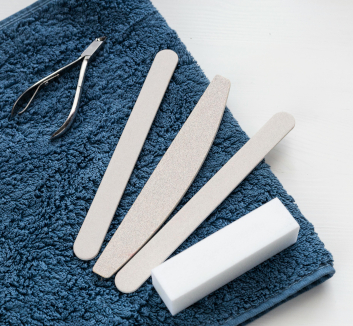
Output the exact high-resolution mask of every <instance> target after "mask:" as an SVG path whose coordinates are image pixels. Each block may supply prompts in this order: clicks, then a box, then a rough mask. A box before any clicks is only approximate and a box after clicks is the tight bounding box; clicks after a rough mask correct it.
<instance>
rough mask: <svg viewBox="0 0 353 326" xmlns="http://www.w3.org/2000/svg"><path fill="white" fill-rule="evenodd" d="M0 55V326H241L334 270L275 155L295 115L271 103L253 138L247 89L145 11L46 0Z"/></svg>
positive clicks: (18, 21) (14, 21) (21, 20)
mask: <svg viewBox="0 0 353 326" xmlns="http://www.w3.org/2000/svg"><path fill="white" fill-rule="evenodd" d="M210 33H212V30H210ZM104 35H105V36H104ZM95 38H96V39H95ZM0 59H1V60H0V93H1V94H2V95H3V96H1V97H0V138H1V141H0V153H1V154H0V179H1V183H0V307H1V313H0V324H1V325H2V324H4V325H12V324H16V325H17V324H18V325H38V324H43V325H64V324H65V325H88V324H89V325H91V324H92V325H100V324H104V325H146V326H147V325H153V326H174V325H188V326H204V325H242V324H245V323H248V322H250V321H251V320H254V319H255V318H257V317H259V316H261V315H263V314H265V313H266V312H267V311H270V310H272V309H273V308H274V307H276V306H278V305H280V304H281V303H283V302H285V301H288V300H289V299H291V298H293V297H294V296H297V295H299V294H301V293H303V292H304V291H306V290H309V289H311V288H313V287H315V286H316V285H318V284H320V283H322V282H324V281H326V280H327V279H329V278H330V277H331V276H332V275H334V273H335V271H334V268H333V258H332V255H331V253H330V252H329V251H328V250H327V248H326V247H325V245H324V243H323V242H322V241H321V240H320V237H319V235H318V234H317V232H315V231H317V230H315V229H314V226H313V225H312V224H311V223H310V218H311V217H310V216H309V215H308V216H306V217H304V216H303V214H302V213H301V211H300V209H299V207H298V206H297V204H296V202H295V199H294V198H293V197H291V196H290V194H288V193H287V191H286V190H285V189H284V187H283V186H282V184H281V183H280V181H279V180H278V179H277V177H276V176H275V175H274V174H273V173H272V172H271V169H270V167H269V166H268V164H266V162H265V161H264V160H263V158H264V157H265V156H266V154H267V153H268V152H269V151H271V150H272V148H273V147H274V146H276V144H277V143H279V142H280V141H281V139H282V138H283V137H286V134H287V133H288V132H289V131H290V130H291V129H292V128H293V126H294V120H293V118H292V117H291V116H290V115H289V114H286V113H278V114H276V115H274V116H273V117H271V116H272V115H273V114H272V113H269V112H268V111H267V110H266V109H265V108H262V109H263V112H262V114H261V116H257V117H256V118H255V117H253V118H249V119H250V121H248V123H250V124H253V123H257V122H258V123H259V125H258V126H259V128H258V130H259V131H257V130H255V129H254V132H252V133H251V134H250V135H249V136H250V138H249V137H248V136H247V135H246V133H245V132H244V131H243V130H242V126H241V123H238V121H236V120H235V118H234V116H235V117H237V115H239V113H237V109H234V110H233V113H232V112H231V111H230V110H229V109H228V108H227V107H226V102H227V97H228V94H230V95H231V94H234V93H238V92H241V91H244V89H242V90H241V89H233V87H234V83H235V82H237V83H238V82H241V81H240V80H239V79H238V80H236V79H234V82H233V79H231V78H228V79H231V81H232V83H233V86H232V90H231V92H232V93H229V92H230V81H229V80H227V79H226V78H224V77H221V76H216V77H214V76H211V78H210V80H208V79H207V78H206V76H205V74H204V73H203V71H202V69H201V67H200V66H199V65H198V63H197V61H196V60H195V59H194V58H193V57H192V55H191V53H190V52H189V51H188V49H187V47H186V46H185V45H184V44H183V42H182V41H181V40H180V39H179V37H178V35H177V33H176V32H175V31H173V30H172V29H171V28H170V27H169V26H168V24H167V22H166V20H165V19H164V17H162V15H161V14H160V13H159V12H158V10H156V8H154V7H153V5H152V3H151V2H150V1H139V0H129V1H118V0H108V1H107V0H101V1H76V0H72V1H61V0H60V1H54V0H37V1H36V2H35V3H34V4H33V5H31V6H30V7H29V8H26V9H25V10H24V11H21V12H18V13H16V14H15V15H14V16H12V17H10V18H9V19H6V21H1V22H0ZM232 64H234V67H237V66H239V64H241V63H240V62H237V61H236V58H234V63H232ZM234 67H233V68H234ZM59 68H60V69H59ZM230 68H231V66H230ZM245 68H246V67H245ZM245 73H246V72H245ZM45 76H47V77H45ZM43 77H44V78H43ZM213 77H214V78H213ZM225 77H227V76H226V75H225ZM228 77H230V76H228ZM238 77H239V76H238ZM248 77H249V76H248ZM212 78H213V80H212ZM232 78H233V77H232ZM31 85H32V86H31ZM249 90H250V89H248V91H249ZM245 91H246V92H247V90H245ZM233 92H234V93H233ZM22 93H23V94H22ZM21 94H22V95H21ZM238 95H239V94H238ZM262 95H263V94H246V95H245V94H244V96H255V97H259V98H261V96H262ZM239 96H241V95H239ZM237 98H238V96H237ZM80 99H81V103H80ZM274 101H275V100H274ZM228 102H229V101H228ZM288 102H289V103H290V102H291V98H288ZM11 108H12V112H11ZM241 110H242V112H243V113H244V107H242V109H241ZM247 110H248V111H249V112H248V116H249V114H250V116H251V111H252V109H251V105H248V106H247ZM274 113H275V112H274ZM233 114H234V116H233ZM10 115H11V116H12V118H10ZM252 119H254V121H252ZM266 121H268V122H267V123H266ZM239 122H241V121H239ZM263 125H264V127H262V128H261V126H263ZM60 126H61V127H60ZM59 127H60V128H59ZM256 129H257V128H256ZM297 133H298V131H297ZM51 135H52V137H51V138H50V136H51ZM299 137H300V135H299ZM294 138H295V137H294ZM294 138H293V137H291V138H287V139H286V140H285V142H283V143H282V144H281V145H280V146H278V147H276V148H275V149H274V150H275V151H276V152H277V154H278V153H280V155H279V157H280V158H285V157H287V156H288V155H289V152H290V150H289V148H292V146H291V142H293V141H295V139H294ZM288 150H289V152H288ZM272 154H273V153H272ZM277 156H278V155H276V157H277ZM287 158H288V157H287ZM287 172H288V173H290V171H287ZM297 181H299V180H297ZM313 205H314V206H315V204H314V203H313ZM298 225H299V226H300V229H299V226H298ZM298 230H299V233H298ZM297 235H298V238H297ZM296 239H298V240H297V241H296ZM295 241H296V242H295ZM294 242H295V243H294ZM111 276H114V278H112V277H111ZM108 277H109V279H107V278H108Z"/></svg>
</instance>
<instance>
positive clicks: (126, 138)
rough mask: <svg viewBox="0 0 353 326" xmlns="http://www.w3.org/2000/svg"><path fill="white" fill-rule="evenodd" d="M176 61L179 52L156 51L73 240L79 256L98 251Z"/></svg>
mask: <svg viewBox="0 0 353 326" xmlns="http://www.w3.org/2000/svg"><path fill="white" fill-rule="evenodd" d="M177 64H178V55H177V54H176V53H175V52H174V51H172V50H163V51H160V52H158V53H157V55H156V57H155V58H154V60H153V63H152V66H151V68H150V70H149V72H148V74H147V77H146V80H145V82H144V84H143V86H142V89H141V92H140V94H139V96H138V98H137V100H136V103H135V105H134V107H133V109H132V111H131V114H130V116H129V119H128V121H127V123H126V126H125V128H124V130H123V133H122V134H121V136H120V139H119V142H118V145H117V146H116V148H115V151H114V153H113V156H112V158H111V160H110V162H109V165H108V167H107V170H106V171H105V173H104V176H103V179H102V181H101V183H100V185H99V188H98V190H97V193H96V195H95V197H94V199H93V202H92V204H91V207H90V209H89V211H88V213H87V215H86V218H85V220H84V221H83V224H82V226H81V229H80V231H79V233H78V235H77V238H76V240H75V243H74V253H75V255H76V256H77V257H78V258H80V259H82V260H90V259H93V258H94V257H95V256H96V255H98V253H99V250H100V248H101V246H102V243H103V241H104V238H105V236H106V234H107V232H108V229H109V226H110V223H111V222H112V220H113V217H114V214H115V212H116V209H117V208H118V205H119V202H120V199H121V197H122V195H123V193H124V190H125V187H126V185H127V183H128V181H129V179H130V175H131V173H132V171H133V169H134V166H135V164H136V161H137V159H138V156H139V155H140V152H141V149H142V147H143V144H144V143H145V140H146V137H147V135H148V132H149V130H150V128H151V125H152V122H153V120H154V117H155V115H156V113H157V111H158V108H159V106H160V104H161V102H162V99H163V97H164V94H165V92H166V90H167V88H168V85H169V82H170V79H171V78H172V76H173V73H174V70H175V68H176V66H177Z"/></svg>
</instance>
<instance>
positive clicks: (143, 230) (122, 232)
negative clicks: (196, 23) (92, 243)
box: [93, 76, 230, 278]
mask: <svg viewBox="0 0 353 326" xmlns="http://www.w3.org/2000/svg"><path fill="white" fill-rule="evenodd" d="M229 89H230V82H229V80H228V79H226V78H224V77H222V76H216V77H215V78H214V79H213V80H212V82H211V83H210V85H209V86H208V87H207V89H206V91H205V92H204V94H203V95H202V97H201V98H200V100H199V102H198V103H197V105H196V106H195V108H194V109H193V111H192V112H191V114H190V116H189V117H188V119H187V120H186V122H185V123H184V125H183V126H182V128H181V129H180V131H179V133H178V134H177V136H176V137H175V139H174V140H173V142H172V144H171V145H170V146H169V148H168V150H167V151H166V153H165V154H164V156H163V157H162V159H161V160H160V162H159V164H158V165H157V167H156V169H155V170H154V171H153V173H152V175H151V177H150V178H149V179H148V181H147V183H146V184H145V186H144V188H143V189H142V191H141V193H140V194H139V196H138V197H137V199H136V201H135V202H134V204H133V205H132V207H131V208H130V210H129V212H128V213H127V215H126V216H125V218H124V220H123V221H122V222H121V224H120V226H119V228H118V229H117V231H116V232H115V234H114V236H113V237H112V239H111V240H110V242H109V243H108V245H107V247H106V248H105V250H104V251H103V253H102V255H101V256H100V257H99V259H98V261H97V262H96V264H95V265H94V267H93V271H94V272H95V273H97V274H99V275H101V276H103V277H105V278H107V277H110V276H112V275H113V274H114V273H115V272H116V271H117V270H118V269H120V268H121V267H122V266H123V265H124V264H125V263H126V262H127V261H128V260H129V259H131V257H132V256H133V255H134V254H135V253H136V252H137V251H138V250H139V249H140V248H141V247H142V246H143V245H144V244H145V243H146V242H147V241H148V240H149V239H150V238H151V237H152V236H153V234H154V233H155V232H156V231H157V230H158V229H159V228H160V227H161V225H162V224H163V222H164V221H165V220H166V219H167V218H168V216H169V215H170V214H171V213H172V211H173V210H174V208H175V207H176V205H177V204H178V203H179V201H180V200H181V199H182V198H183V196H184V194H185V192H186V191H187V190H188V188H189V187H190V185H191V183H192V182H193V180H194V178H195V176H196V175H197V173H198V171H199V169H200V168H201V166H202V164H203V162H204V160H205V158H206V156H207V154H208V151H209V149H210V148H211V145H212V143H213V140H214V138H215V136H216V134H217V131H218V128H219V125H220V122H221V120H222V117H223V113H224V109H225V105H226V102H227V98H228V93H229Z"/></svg>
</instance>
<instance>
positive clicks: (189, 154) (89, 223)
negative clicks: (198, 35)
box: [11, 37, 299, 315]
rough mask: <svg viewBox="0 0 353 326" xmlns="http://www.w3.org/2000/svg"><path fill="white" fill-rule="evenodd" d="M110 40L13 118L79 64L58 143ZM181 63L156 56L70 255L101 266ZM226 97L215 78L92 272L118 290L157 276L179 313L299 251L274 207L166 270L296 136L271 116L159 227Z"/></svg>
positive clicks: (209, 138)
mask: <svg viewBox="0 0 353 326" xmlns="http://www.w3.org/2000/svg"><path fill="white" fill-rule="evenodd" d="M105 39H106V38H105V37H100V38H97V39H96V40H95V41H94V42H93V43H92V44H91V45H90V46H89V47H88V48H87V49H86V50H85V51H84V52H83V53H82V55H81V56H80V57H79V58H78V59H77V60H75V61H74V62H72V63H70V64H68V65H67V66H65V67H63V68H61V69H59V70H57V71H56V72H54V73H52V74H50V75H49V76H48V77H45V78H43V79H41V80H40V81H38V82H37V83H35V84H34V85H33V86H31V87H30V88H28V89H27V90H26V91H25V92H24V93H23V94H22V95H21V96H20V97H19V98H18V99H17V101H16V102H15V104H14V106H13V108H12V112H11V115H12V116H13V115H14V114H15V113H16V112H17V109H18V106H19V102H20V100H22V99H23V98H24V97H26V96H28V94H29V93H31V92H34V93H33V95H32V97H31V99H30V100H29V103H28V104H27V105H26V107H25V108H24V109H23V110H22V111H20V112H19V114H21V113H23V112H24V111H25V110H26V109H27V108H28V106H29V104H30V103H31V101H32V100H33V98H34V96H35V95H36V93H37V92H38V90H39V88H40V87H41V86H43V85H46V84H47V83H48V82H49V81H51V80H52V79H54V78H57V77H59V76H60V74H61V73H62V72H63V71H65V70H66V69H68V68H69V67H71V66H73V65H74V64H76V63H78V62H80V61H82V65H81V71H80V75H79V80H78V84H77V89H76V94H75V98H74V103H73V106H72V109H71V112H70V114H69V117H68V118H67V120H66V121H65V122H64V124H63V125H62V126H61V127H60V128H59V130H57V131H56V132H55V133H54V134H53V135H52V137H51V139H55V138H57V137H59V136H62V135H63V134H64V133H65V132H66V131H67V130H68V129H69V127H70V126H71V124H72V122H73V119H74V117H75V115H76V113H77V111H78V108H79V101H80V96H81V92H82V86H83V80H84V76H85V72H86V68H87V64H88V62H89V60H90V59H91V58H92V56H93V54H95V53H96V51H97V50H98V49H99V48H100V47H101V45H102V44H103V42H104V41H105ZM177 63H178V56H177V54H176V53H175V52H173V51H171V50H163V51H160V52H159V53H158V54H157V55H156V57H155V59H154V61H153V63H152V66H151V68H150V70H149V72H148V75H147V77H146V79H145V82H144V84H143V86H142V89H141V91H140V94H139V96H138V98H137V100H136V103H135V106H134V108H133V110H132V112H131V114H130V117H129V119H128V121H127V123H126V126H125V128H124V130H123V133H122V135H121V137H120V139H119V142H118V144H117V146H116V149H115V151H114V153H113V156H112V158H111V160H110V162H109V165H108V167H107V169H106V171H105V174H104V176H103V179H102V181H101V183H100V185H99V187H98V190H97V192H96V195H95V197H94V199H93V202H92V204H91V206H90V209H89V211H88V213H87V215H86V217H85V219H84V222H83V224H82V226H81V229H80V231H79V233H78V235H77V237H76V240H75V242H74V246H73V250H74V253H75V255H76V256H77V257H78V258H79V259H81V260H91V259H93V258H95V257H96V256H97V255H98V253H99V251H100V249H101V246H102V244H103V241H104V239H105V237H106V234H107V232H108V229H109V226H110V224H111V222H112V220H113V217H114V215H115V212H116V210H117V207H118V205H119V203H120V200H121V197H122V195H123V193H124V191H125V188H126V185H127V183H128V181H129V179H130V176H131V173H132V171H133V169H134V166H135V164H136V161H137V159H138V157H139V155H140V152H141V150H142V147H143V145H144V142H145V140H146V137H147V135H148V133H149V130H150V128H151V126H152V123H153V120H154V118H155V115H156V113H157V111H158V108H159V106H160V104H161V102H162V99H163V97H164V94H165V92H166V90H167V88H168V85H169V82H170V80H171V78H172V75H173V73H174V70H175V68H176V66H177ZM229 90H230V82H229V80H227V79H226V78H224V77H222V76H216V77H215V78H214V79H213V80H212V82H211V83H210V84H209V86H208V87H207V89H206V91H205V92H204V94H203V95H202V96H201V98H200V99H199V101H198V103H197V105H196V106H195V108H194V109H193V111H192V112H191V114H190V116H189V117H188V119H187V120H186V122H185V123H184V125H183V126H182V128H181V129H180V131H179V133H178V134H177V136H176V137H175V139H174V140H173V142H172V143H171V145H170V146H169V148H168V149H167V151H166V152H165V154H164V156H163V157H162V159H161V160H160V162H159V164H158V165H157V167H156V168H155V170H154V171H153V173H152V175H151V176H150V178H149V179H148V181H147V183H146V184H145V186H144V187H143V189H142V191H141V192H140V194H139V196H138V197H137V199H136V200H135V202H134V203H133V205H132V206H131V208H130V210H129V211H128V213H127V214H126V216H125V217H124V219H123V221H122V222H121V224H120V225H119V227H118V229H117V230H116V232H115V234H114V235H113V237H112V238H111V239H110V241H109V243H108V245H107V246H106V248H105V249H104V251H103V253H102V254H101V256H100V257H99V258H98V260H97V262H96V263H95V265H94V267H93V272H95V273H96V274H98V275H100V276H102V277H104V278H109V277H111V276H112V275H113V274H114V273H116V272H117V274H116V276H115V284H116V287H117V288H118V289H119V290H120V291H121V292H125V293H131V292H134V291H136V290H137V289H138V288H139V287H140V286H141V285H142V284H143V283H144V282H145V281H146V280H147V279H148V278H149V277H150V276H151V274H152V281H153V284H154V286H155V288H156V290H157V292H158V293H159V294H160V296H161V298H162V299H163V301H164V302H165V304H166V306H167V307H168V309H169V310H170V312H171V313H172V314H173V315H174V314H176V313H178V312H179V311H181V310H183V309H185V308H186V307H188V306H190V305H191V304H193V303H195V302H196V301H198V300H200V299H202V298H203V297H205V296H206V295H208V294H209V293H211V292H213V291H215V290H217V289H218V288H219V287H221V286H223V285H225V284H226V283H228V282H230V281H232V280H233V279H235V278H237V277H238V276H240V275H242V274H243V273H245V272H247V271H248V270H250V269H251V268H253V267H255V266H257V265H258V264H260V263H262V262H263V261H265V260H266V259H268V258H271V257H272V256H274V255H276V254H277V253H279V252H280V251H282V250H284V249H286V248H287V247H289V246H290V245H292V244H294V243H295V242H296V239H297V236H298V232H299V225H298V223H297V222H296V221H295V220H294V219H293V217H292V216H291V215H290V213H289V212H288V211H287V209H286V208H285V207H284V205H283V204H282V203H281V202H280V201H279V200H278V199H274V200H272V201H271V202H269V203H267V204H265V205H264V206H262V207H260V208H258V209H256V210H254V211H253V212H251V213H249V214H248V215H246V216H244V217H242V218H241V219H239V220H238V221H236V222H233V223H232V224H230V225H228V226H227V227H225V228H223V229H221V230H220V231H218V232H216V233H215V234H213V235H212V236H210V237H208V238H206V239H204V240H202V241H201V242H199V243H197V244H196V245H194V246H192V247H190V248H189V249H187V250H185V251H184V252H182V253H180V254H178V255H176V256H175V257H173V258H171V259H169V260H167V261H166V262H165V263H163V262H164V261H165V260H166V259H167V258H168V257H169V256H170V255H172V254H173V252H174V251H175V250H176V249H177V248H178V247H179V246H180V245H181V244H182V243H183V242H184V241H185V240H186V239H187V238H188V237H189V236H190V235H191V234H192V233H193V232H194V231H195V230H196V228H197V227H198V226H199V225H200V224H201V223H202V222H203V221H204V220H205V219H206V218H207V217H208V216H209V215H210V214H211V213H212V212H213V211H214V210H215V209H216V208H217V207H218V206H219V205H220V204H221V203H222V202H223V201H224V200H225V199H226V198H227V196H228V195H229V194H230V193H231V192H232V191H233V190H234V189H235V188H236V187H237V186H238V185H239V184H240V183H241V182H242V181H243V180H244V179H245V178H246V177H247V175H248V174H249V173H250V172H251V171H252V170H253V169H254V168H255V167H256V166H257V165H258V164H259V163H260V161H261V160H263V159H264V157H265V155H266V154H268V153H269V151H270V150H271V149H272V148H273V147H274V146H276V145H277V144H278V143H279V142H280V141H281V140H282V139H283V138H284V137H285V136H286V135H287V134H288V133H289V132H290V131H291V130H292V129H293V128H294V124H295V122H294V119H293V117H292V116H291V115H289V114H287V113H283V112H282V113H278V114H276V115H274V116H273V117H272V118H271V119H270V120H269V121H268V122H267V123H266V124H265V125H264V126H263V127H262V128H261V129H260V130H259V131H258V132H257V133H256V135H255V136H253V137H252V138H251V139H250V140H249V141H248V142H247V143H246V144H245V145H244V146H243V147H242V148H241V149H240V150H239V151H238V152H237V153H236V154H234V156H233V157H232V158H231V159H230V160H229V161H228V162H227V163H226V164H225V165H224V166H223V167H222V168H221V169H220V170H219V171H218V172H217V173H216V174H215V175H214V176H213V177H212V178H211V179H210V180H209V181H208V182H207V183H206V184H205V185H204V186H203V187H202V188H201V189H200V190H199V191H198V192H197V193H196V194H195V195H194V196H193V197H192V198H191V199H190V200H189V201H188V202H187V203H186V204H185V205H184V206H183V207H182V209H181V210H180V211H179V212H178V213H177V214H175V215H174V216H173V217H172V218H171V219H170V220H169V221H168V222H167V223H166V224H165V225H164V226H163V227H162V225H163V223H164V222H165V221H166V220H167V219H168V217H169V216H170V214H171V213H172V212H173V210H174V209H175V207H176V206H177V205H178V203H179V202H180V201H181V199H182V198H183V196H184V195H185V193H186V191H187V190H188V189H189V187H190V186H191V184H192V182H193V180H194V179H195V177H196V175H197V174H198V172H199V170H200V168H201V166H202V164H203V162H204V160H205V158H206V156H207V154H208V152H209V150H210V148H211V146H212V143H213V141H214V138H215V136H216V134H217V131H218V128H219V125H220V123H221V120H222V117H223V113H224V109H225V106H226V103H227V98H228V94H229ZM161 227H162V228H161Z"/></svg>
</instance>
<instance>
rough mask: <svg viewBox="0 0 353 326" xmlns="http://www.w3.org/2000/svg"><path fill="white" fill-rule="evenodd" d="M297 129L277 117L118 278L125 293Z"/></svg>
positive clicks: (290, 119)
mask: <svg viewBox="0 0 353 326" xmlns="http://www.w3.org/2000/svg"><path fill="white" fill-rule="evenodd" d="M294 125H295V121H294V118H293V117H292V116H291V115H290V114H288V113H284V112H282V113H277V114H275V115H274V116H273V117H272V118H271V119H270V120H269V121H268V122H267V123H266V124H265V125H264V126H263V127H262V128H261V129H260V130H259V131H258V132H257V133H256V134H255V136H253V137H252V138H251V139H250V140H249V141H248V142H247V143H246V144H245V145H244V146H243V147H242V148H241V149H240V150H239V151H238V152H237V153H236V154H235V155H233V157H232V158H231V159H230V160H229V161H228V162H227V163H226V164H225V165H224V166H223V167H222V168H221V169H220V170H219V171H218V172H217V173H216V174H215V175H214V176H213V177H212V178H211V179H210V180H209V181H208V182H207V183H206V184H205V185H204V186H203V187H202V188H201V189H200V190H199V191H198V192H197V193H196V194H195V195H194V197H192V198H191V199H190V200H189V201H188V202H187V203H186V204H185V205H184V206H183V207H182V209H181V210H180V211H179V212H178V213H177V214H175V215H174V216H173V217H172V219H171V220H170V221H169V222H168V223H167V224H166V225H165V226H163V228H162V229H161V230H160V231H159V232H158V233H157V234H156V235H155V236H154V237H153V238H152V239H151V240H150V241H149V242H148V243H147V244H146V245H145V246H144V247H143V248H142V249H141V250H140V251H139V252H138V253H137V254H136V255H135V256H134V257H133V258H132V259H131V260H130V261H129V262H128V263H127V264H126V265H125V266H124V267H123V268H122V269H121V270H120V271H119V272H118V273H117V274H116V277H115V284H116V286H117V288H118V289H119V290H120V291H121V292H125V293H130V292H134V291H136V290H137V289H138V288H139V287H140V286H141V285H142V284H143V283H144V282H145V281H146V280H147V279H148V278H149V277H150V276H151V271H152V269H153V268H155V267H157V266H158V265H160V264H161V263H163V261H165V260H166V259H167V258H168V257H169V256H170V255H171V254H172V253H173V252H174V251H175V250H176V249H177V248H178V247H179V246H180V245H181V244H182V243H183V242H184V241H185V240H186V239H187V238H188V237H189V236H190V235H191V233H192V232H194V230H195V229H196V228H197V227H198V226H199V225H200V224H201V223H202V222H203V221H204V220H205V219H206V218H207V217H208V216H209V215H210V214H211V213H212V212H213V211H214V210H215V209H216V208H217V207H218V206H219V205H220V204H221V203H222V201H223V200H225V199H226V198H227V196H228V195H229V194H230V193H231V192H232V191H233V190H234V189H235V188H236V187H237V186H238V185H239V184H240V183H241V182H242V180H244V179H245V177H246V176H247V175H248V174H249V173H250V172H251V171H252V170H253V169H254V168H255V167H256V166H257V165H258V164H259V163H260V161H261V160H262V159H263V158H264V157H265V155H266V154H267V153H268V152H269V151H270V150H271V149H272V148H273V147H275V146H276V145H277V144H278V143H279V142H280V141H281V140H282V139H283V138H284V137H285V136H286V135H287V134H288V133H289V132H290V131H291V130H292V129H293V128H294Z"/></svg>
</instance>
